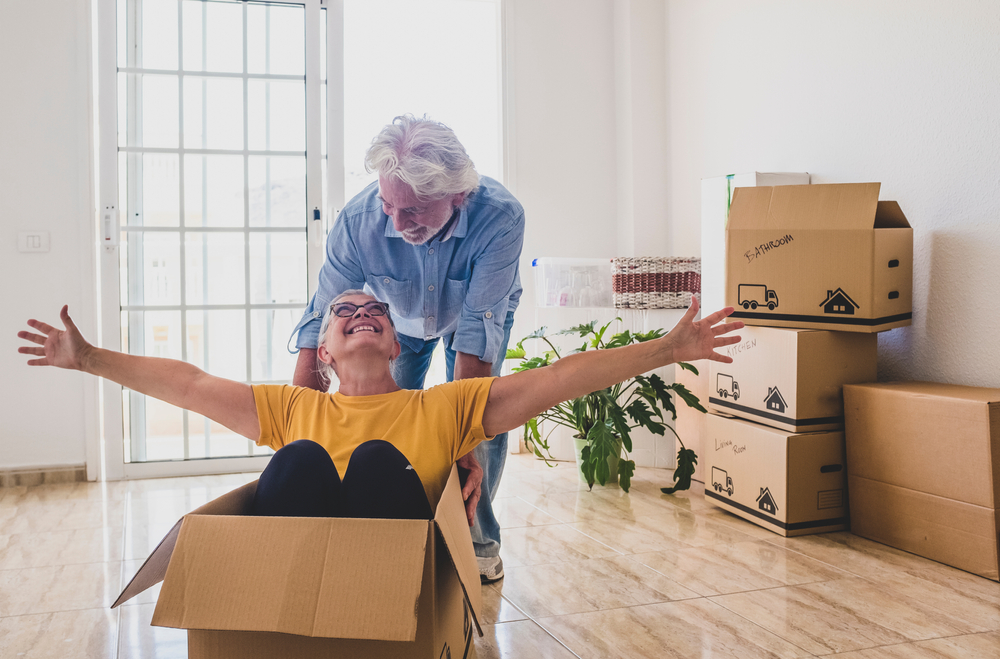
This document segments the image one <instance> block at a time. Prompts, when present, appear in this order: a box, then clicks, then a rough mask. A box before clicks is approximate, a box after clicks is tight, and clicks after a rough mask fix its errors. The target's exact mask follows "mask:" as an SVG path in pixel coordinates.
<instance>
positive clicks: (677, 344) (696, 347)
mask: <svg viewBox="0 0 1000 659" xmlns="http://www.w3.org/2000/svg"><path fill="white" fill-rule="evenodd" d="M731 313H733V308H732V307H726V308H725V309H721V310H719V311H716V312H715V313H713V314H712V315H710V316H707V317H705V318H702V319H701V320H699V321H695V320H694V317H695V316H696V315H697V314H698V298H696V297H693V296H692V298H691V306H690V307H689V308H688V310H687V313H685V314H684V317H683V318H681V319H680V322H678V323H677V325H676V326H675V327H674V329H672V330H670V333H669V334H667V335H666V336H665V337H664V338H663V340H665V341H669V342H670V345H671V347H672V352H673V355H672V359H671V360H670V361H671V362H674V363H676V362H693V361H697V360H699V359H710V360H712V361H716V362H724V363H730V362H732V361H733V359H732V357H727V356H726V355H723V354H720V353H718V352H715V349H716V348H722V347H724V346H728V345H732V344H734V343H738V342H739V340H740V337H739V336H722V335H723V334H727V333H729V332H732V331H735V330H738V329H741V328H742V327H743V323H742V322H740V321H736V322H734V323H724V324H718V325H717V324H716V323H719V321H721V320H724V319H725V318H726V316H728V315H729V314H731Z"/></svg>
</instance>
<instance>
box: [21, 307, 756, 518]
mask: <svg viewBox="0 0 1000 659" xmlns="http://www.w3.org/2000/svg"><path fill="white" fill-rule="evenodd" d="M732 311H733V309H732V308H731V307H729V308H726V309H723V310H721V311H717V312H716V313H714V314H712V315H710V316H708V317H707V318H704V319H702V320H700V321H695V320H694V318H695V315H696V314H697V312H698V302H697V300H694V301H692V303H691V307H690V308H689V309H688V310H687V313H685V314H684V317H683V318H682V319H681V320H680V322H678V323H677V326H676V327H675V328H674V329H673V331H671V332H670V333H669V334H667V335H666V336H664V337H663V338H660V339H655V340H652V341H647V342H644V343H638V344H635V345H630V346H625V347H621V348H616V349H613V350H601V351H596V350H595V351H592V352H583V353H579V354H576V355H571V356H569V357H566V358H564V359H560V360H559V361H558V362H556V363H555V364H553V365H552V366H549V367H547V368H541V369H535V370H529V371H523V372H520V373H515V374H513V375H508V376H504V377H499V378H478V379H468V380H456V381H454V382H449V383H447V384H442V385H439V386H436V387H431V388H430V389H428V390H425V391H420V390H408V389H400V388H399V387H398V386H396V383H395V381H394V380H393V378H392V375H391V372H390V368H391V365H392V361H393V359H395V358H396V356H397V355H399V351H400V346H399V342H398V341H397V340H396V333H395V329H394V327H393V323H392V319H391V317H390V315H389V309H388V305H386V304H385V303H383V302H379V301H378V300H376V299H375V298H373V297H371V296H370V295H367V294H366V293H364V292H363V291H348V292H346V293H343V294H341V295H339V296H338V297H337V298H335V299H334V300H333V302H332V303H331V304H330V306H329V308H327V310H326V314H325V316H324V318H323V324H322V329H321V330H320V338H321V341H320V345H319V349H318V351H317V358H318V359H319V360H320V362H321V364H320V366H321V367H322V368H331V369H333V371H334V372H335V373H336V374H337V376H338V379H339V381H340V386H339V388H338V390H337V391H336V392H335V393H332V394H331V393H323V392H319V391H315V390H313V389H305V388H300V387H293V386H290V385H268V384H256V385H248V384H244V383H242V382H234V381H232V380H226V379H224V378H219V377H215V376H213V375H209V374H208V373H205V372H204V371H202V370H200V369H199V368H197V367H195V366H192V365H191V364H188V363H186V362H182V361H176V360H173V359H160V358H156V357H137V356H133V355H127V354H123V353H119V352H114V351H111V350H104V349H101V348H95V347H94V346H92V345H90V344H89V343H87V342H86V341H85V340H84V338H83V336H82V335H81V334H80V331H79V330H78V329H77V328H76V326H75V325H74V324H73V321H72V320H71V319H70V317H69V313H68V309H67V307H63V308H62V311H61V313H60V317H61V319H62V322H63V325H64V326H65V328H66V329H65V330H59V329H56V328H54V327H52V326H50V325H47V324H46V323H43V322H40V321H37V320H29V321H28V325H29V326H30V327H32V328H34V329H36V330H38V331H39V332H41V334H34V333H31V332H25V331H22V332H18V334H17V335H18V337H20V338H22V339H25V340H27V341H30V342H31V343H34V344H37V346H22V347H20V348H18V352H20V353H23V354H28V355H35V356H36V357H38V358H37V359H31V360H29V361H28V364H30V365H32V366H58V367H60V368H67V369H76V370H80V371H84V372H87V373H92V374H94V375H97V376H99V377H103V378H108V379H109V380H113V381H115V382H117V383H119V384H121V385H123V386H125V387H128V388H129V389H132V390H134V391H138V392H141V393H144V394H146V395H149V396H153V397H155V398H159V399H160V400H163V401H166V402H168V403H171V404H173V405H177V406H178V407H183V408H185V409H188V410H191V411H192V412H196V413H198V414H202V415H204V416H206V417H208V418H210V419H212V420H214V421H217V422H219V423H221V424H222V425H224V426H226V427H227V428H230V429H232V430H233V431H235V432H237V433H239V434H241V435H243V436H244V437H247V438H249V439H252V440H253V441H255V442H257V443H258V444H260V445H264V446H270V447H271V448H273V449H277V453H275V454H274V456H273V457H272V458H271V461H270V463H269V464H268V466H267V468H266V469H265V470H264V472H263V474H261V477H260V481H259V482H258V485H257V494H256V498H255V501H254V513H255V514H258V515H285V516H312V517H367V518H397V519H429V518H431V517H432V516H433V512H432V511H433V510H434V508H435V507H436V506H437V503H438V499H439V498H440V497H441V493H442V491H443V490H444V486H445V483H446V482H447V479H448V474H449V473H450V471H451V467H452V465H453V464H454V463H455V461H456V460H457V459H458V458H460V457H461V456H463V455H465V454H466V453H468V452H469V451H471V450H472V449H473V447H475V446H476V445H477V444H478V443H479V442H482V441H486V440H489V439H490V438H491V437H493V436H494V435H496V434H497V433H501V432H505V431H508V430H512V429H514V428H517V427H519V426H521V425H522V424H524V423H525V422H526V421H527V420H528V419H530V418H532V417H534V416H535V415H536V414H538V413H540V412H542V411H543V410H546V409H548V408H550V407H552V406H553V405H556V404H557V403H560V402H562V401H565V400H569V399H571V398H575V397H578V396H582V395H585V394H587V393H589V392H592V391H596V390H598V389H603V388H605V387H608V386H611V385H612V384H614V383H616V382H620V381H622V380H626V379H628V378H630V377H633V376H635V375H638V374H641V373H645V372H646V371H650V370H653V369H655V368H658V367H660V366H665V365H667V364H671V363H674V362H678V361H693V360H696V359H713V360H715V361H720V362H731V361H732V359H731V358H729V357H726V356H724V355H721V354H719V353H717V352H715V351H714V349H715V348H720V347H722V346H727V345H731V344H734V343H737V342H738V341H739V337H738V336H722V335H724V334H727V333H728V332H731V331H733V330H736V329H739V328H741V327H743V323H741V322H734V323H727V324H720V325H716V323H718V322H719V321H721V320H723V319H724V318H725V317H726V316H728V315H729V314H730V313H732ZM341 474H343V476H341Z"/></svg>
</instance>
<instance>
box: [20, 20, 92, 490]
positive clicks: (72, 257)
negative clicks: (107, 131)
mask: <svg viewBox="0 0 1000 659" xmlns="http://www.w3.org/2000/svg"><path fill="white" fill-rule="evenodd" d="M89 12H90V9H89V2H87V0H65V1H64V2H60V3H58V8H54V7H53V5H52V4H51V3H43V2H27V1H20V2H4V3H3V7H2V16H3V17H2V20H0V62H3V67H2V68H0V99H2V100H0V227H2V231H0V253H2V258H0V281H3V282H4V285H3V288H4V292H3V301H4V303H3V307H4V311H3V314H0V336H2V337H4V340H3V346H4V348H3V350H0V391H2V396H0V418H2V419H3V423H2V425H0V470H2V469H23V468H32V467H39V466H57V465H58V466H69V465H82V464H84V461H85V441H86V438H87V437H88V436H90V437H92V436H93V434H94V433H95V432H96V428H97V426H96V423H97V422H96V415H95V413H96V404H95V398H94V397H95V395H96V387H95V383H94V382H92V381H87V380H86V379H85V377H84V376H83V375H81V374H79V373H70V372H67V371H59V372H56V371H54V370H51V369H43V368H29V367H28V366H26V365H25V361H26V357H24V356H23V355H19V354H17V352H16V348H15V345H16V344H20V343H22V342H21V341H20V340H18V339H17V338H16V336H15V334H16V333H17V331H18V330H21V329H28V328H27V326H26V325H25V321H26V320H27V319H28V318H38V319H41V320H45V321H47V322H50V323H54V324H57V326H60V325H58V318H59V308H60V307H61V305H63V304H69V306H70V312H71V314H73V316H74V318H75V319H76V321H77V324H78V325H79V326H80V327H81V329H82V330H83V331H84V332H85V333H86V334H88V335H89V336H91V337H94V336H96V330H95V327H94V322H95V313H94V308H95V302H94V299H95V297H94V296H95V290H94V289H95V287H94V286H93V285H92V281H93V278H94V260H95V259H94V254H93V248H92V245H93V236H92V233H91V217H92V213H91V210H90V209H91V208H92V195H91V193H90V189H91V187H90V186H91V181H90V172H91V169H92V168H91V166H90V138H89V132H88V131H89V127H90V123H89V122H90V114H89V111H88V103H89V95H90V82H89V73H88V67H89V63H88V55H89V48H90V46H89V37H88V34H89V29H90V13H89ZM29 230H34V231H47V232H49V235H50V238H51V251H49V252H47V253H35V254H23V253H19V252H18V251H17V234H18V232H19V231H29Z"/></svg>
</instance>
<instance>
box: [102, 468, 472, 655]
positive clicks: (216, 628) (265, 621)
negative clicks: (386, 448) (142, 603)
mask: <svg viewBox="0 0 1000 659" xmlns="http://www.w3.org/2000/svg"><path fill="white" fill-rule="evenodd" d="M256 485H257V482H256V481H254V482H252V483H248V484H247V485H244V486H242V487H240V488H238V489H236V490H233V491H232V492H229V493H228V494H225V495H223V496H221V497H219V498H218V499H215V500H214V501H211V502H209V503H207V504H205V505H204V506H202V507H200V508H198V509H197V510H194V511H193V512H191V513H189V514H187V515H185V516H184V517H183V518H182V519H181V520H180V521H178V522H177V524H176V525H175V526H174V527H173V529H172V530H171V531H170V532H169V533H168V534H167V536H166V537H165V538H164V539H163V540H162V541H161V543H160V544H159V546H158V547H157V548H156V549H155V550H154V551H153V553H152V554H151V555H150V556H149V558H148V559H147V560H146V562H145V563H144V564H143V566H142V567H141V568H140V569H139V571H138V572H137V573H136V575H135V576H134V577H133V579H132V581H131V582H130V583H129V584H128V586H126V588H125V590H124V591H123V592H122V594H121V595H120V596H119V597H118V600H117V601H116V602H115V604H114V606H119V605H121V604H124V603H125V602H127V601H128V600H129V599H131V598H133V597H135V596H136V595H138V594H139V593H141V592H142V591H144V590H146V589H147V588H149V587H151V586H153V585H155V584H157V583H159V582H160V581H161V580H162V581H163V588H162V590H161V591H160V594H159V598H158V600H157V603H156V609H155V610H154V612H153V619H152V624H153V625H154V626H160V627H174V628H178V629H186V630H188V632H187V636H188V655H187V656H188V657H189V658H190V659H208V658H213V659H227V658H232V659H236V658H239V659H275V658H288V659H293V658H294V659H309V658H316V659H319V658H320V657H331V656H338V657H365V658H368V659H411V658H419V657H424V658H426V659H440V658H441V657H452V658H453V659H459V658H461V657H469V656H471V653H472V652H473V649H472V642H473V634H474V633H479V635H480V636H481V635H482V631H481V627H480V622H479V615H480V614H479V611H480V610H481V607H482V592H481V586H480V578H479V569H478V566H477V563H476V557H475V554H474V552H473V549H472V538H471V536H470V533H469V526H468V522H467V520H466V516H465V507H464V504H463V502H462V497H461V485H460V484H459V479H458V471H457V469H456V468H454V467H453V468H452V473H451V476H450V478H449V480H448V484H447V486H446V487H445V491H444V493H443V494H442V495H441V499H440V501H439V503H438V507H437V511H436V513H435V516H434V518H433V519H431V520H402V519H354V518H343V517H332V518H331V517H259V516H251V515H248V514H247V511H248V509H249V507H250V505H251V502H252V500H253V497H254V493H255V491H256Z"/></svg>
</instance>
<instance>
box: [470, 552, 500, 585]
mask: <svg viewBox="0 0 1000 659" xmlns="http://www.w3.org/2000/svg"><path fill="white" fill-rule="evenodd" d="M476 561H477V562H478V563H479V579H480V580H481V581H482V582H483V583H493V582H494V581H500V580H501V579H503V561H502V560H501V559H500V557H499V556H486V557H483V556H476Z"/></svg>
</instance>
